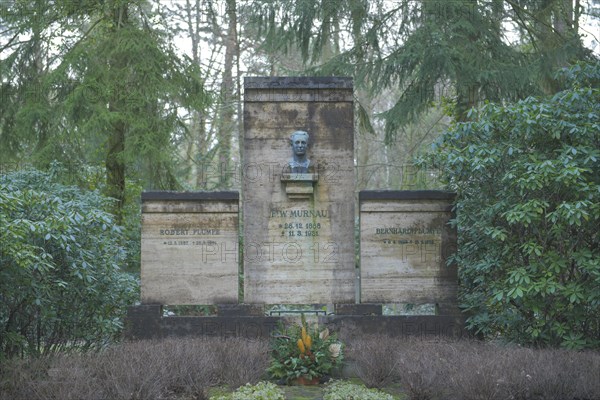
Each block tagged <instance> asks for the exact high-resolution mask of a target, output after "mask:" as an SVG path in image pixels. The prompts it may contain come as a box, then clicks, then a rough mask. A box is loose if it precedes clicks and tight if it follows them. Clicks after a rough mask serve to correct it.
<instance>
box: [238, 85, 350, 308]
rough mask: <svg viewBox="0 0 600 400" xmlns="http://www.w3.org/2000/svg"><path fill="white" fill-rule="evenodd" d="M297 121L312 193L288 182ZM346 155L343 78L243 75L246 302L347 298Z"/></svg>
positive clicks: (347, 106)
mask: <svg viewBox="0 0 600 400" xmlns="http://www.w3.org/2000/svg"><path fill="white" fill-rule="evenodd" d="M296 130H302V131H306V132H308V134H309V135H310V140H309V147H308V152H307V155H308V158H309V159H310V160H311V168H310V169H309V172H310V173H315V174H318V175H316V176H318V180H317V181H316V182H314V183H312V182H308V183H307V184H309V185H310V184H313V187H312V193H311V190H309V189H308V188H306V190H305V189H304V188H299V187H291V186H290V187H289V188H288V186H287V185H288V184H289V185H296V186H298V184H297V183H294V182H289V181H288V180H286V178H285V174H286V173H287V172H289V170H287V163H288V160H289V159H290V157H291V155H292V153H291V147H290V143H289V136H290V134H291V133H292V132H293V131H296ZM353 156H354V139H353V103H352V81H351V79H349V78H247V79H246V81H245V100H244V162H243V168H242V173H243V195H242V198H243V219H244V274H245V278H244V301H245V302H246V303H266V304H277V303H288V304H307V303H347V302H354V297H355V295H354V281H355V277H354V236H353V227H354V164H353ZM282 177H284V180H283V181H282Z"/></svg>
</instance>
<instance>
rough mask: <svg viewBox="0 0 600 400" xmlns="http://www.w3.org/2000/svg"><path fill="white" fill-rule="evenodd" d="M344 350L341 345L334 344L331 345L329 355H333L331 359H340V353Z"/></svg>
mask: <svg viewBox="0 0 600 400" xmlns="http://www.w3.org/2000/svg"><path fill="white" fill-rule="evenodd" d="M341 350H342V344H341V343H333V344H330V345H329V353H330V354H331V358H338V357H339V356H340V351H341Z"/></svg>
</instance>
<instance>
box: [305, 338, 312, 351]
mask: <svg viewBox="0 0 600 400" xmlns="http://www.w3.org/2000/svg"><path fill="white" fill-rule="evenodd" d="M303 342H304V346H305V347H306V349H307V350H310V347H311V346H312V338H311V337H310V336H308V335H307V336H306V337H305V338H304V340H303Z"/></svg>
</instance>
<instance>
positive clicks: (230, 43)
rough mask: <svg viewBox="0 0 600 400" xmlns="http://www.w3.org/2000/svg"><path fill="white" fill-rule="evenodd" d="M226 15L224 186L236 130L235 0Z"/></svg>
mask: <svg viewBox="0 0 600 400" xmlns="http://www.w3.org/2000/svg"><path fill="white" fill-rule="evenodd" d="M226 7H227V9H226V15H227V20H228V27H227V36H226V37H225V63H224V65H223V80H222V82H221V107H220V113H219V121H218V127H219V129H218V139H219V169H220V176H221V186H222V188H229V187H230V186H231V172H232V171H231V168H232V163H231V145H232V143H231V142H232V140H231V139H232V137H233V135H232V133H233V131H234V130H235V122H234V120H233V119H234V110H235V105H234V104H233V103H234V101H235V96H234V94H233V91H234V90H233V89H234V87H233V60H234V57H235V54H236V49H237V14H236V13H237V12H236V6H235V0H227V2H226Z"/></svg>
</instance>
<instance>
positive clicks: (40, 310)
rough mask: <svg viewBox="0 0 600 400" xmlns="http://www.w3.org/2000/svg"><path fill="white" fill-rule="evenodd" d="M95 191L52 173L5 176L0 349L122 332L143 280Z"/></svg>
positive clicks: (99, 340) (97, 339) (27, 349)
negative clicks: (130, 265)
mask: <svg viewBox="0 0 600 400" xmlns="http://www.w3.org/2000/svg"><path fill="white" fill-rule="evenodd" d="M109 206H110V200H109V199H108V198H106V197H104V196H102V195H100V194H99V193H98V192H97V191H83V190H81V189H79V188H77V187H74V186H64V185H61V184H58V183H56V181H55V180H54V179H53V178H52V176H51V175H49V174H46V173H41V172H38V171H34V170H30V171H18V172H12V173H8V174H5V175H2V176H0V225H1V226H2V230H1V232H0V357H14V356H23V355H28V354H33V355H40V354H49V353H51V352H54V351H58V350H65V349H74V348H77V349H82V350H86V349H99V348H102V347H104V346H106V345H107V344H108V343H110V342H112V341H114V340H116V339H118V338H119V336H120V332H121V329H122V327H123V326H122V317H123V316H124V313H125V309H126V306H127V305H129V304H133V302H134V301H135V299H136V298H137V295H138V283H137V281H136V280H135V279H134V278H133V277H131V276H130V275H129V274H126V273H123V272H121V270H120V266H121V265H122V264H123V263H124V261H125V259H126V251H125V249H124V248H123V247H122V246H121V245H120V244H121V243H122V241H123V232H122V230H121V228H120V227H119V226H118V225H116V224H115V223H114V221H113V217H112V215H111V214H108V213H107V212H105V211H104V210H106V209H107V208H108V207H109Z"/></svg>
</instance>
